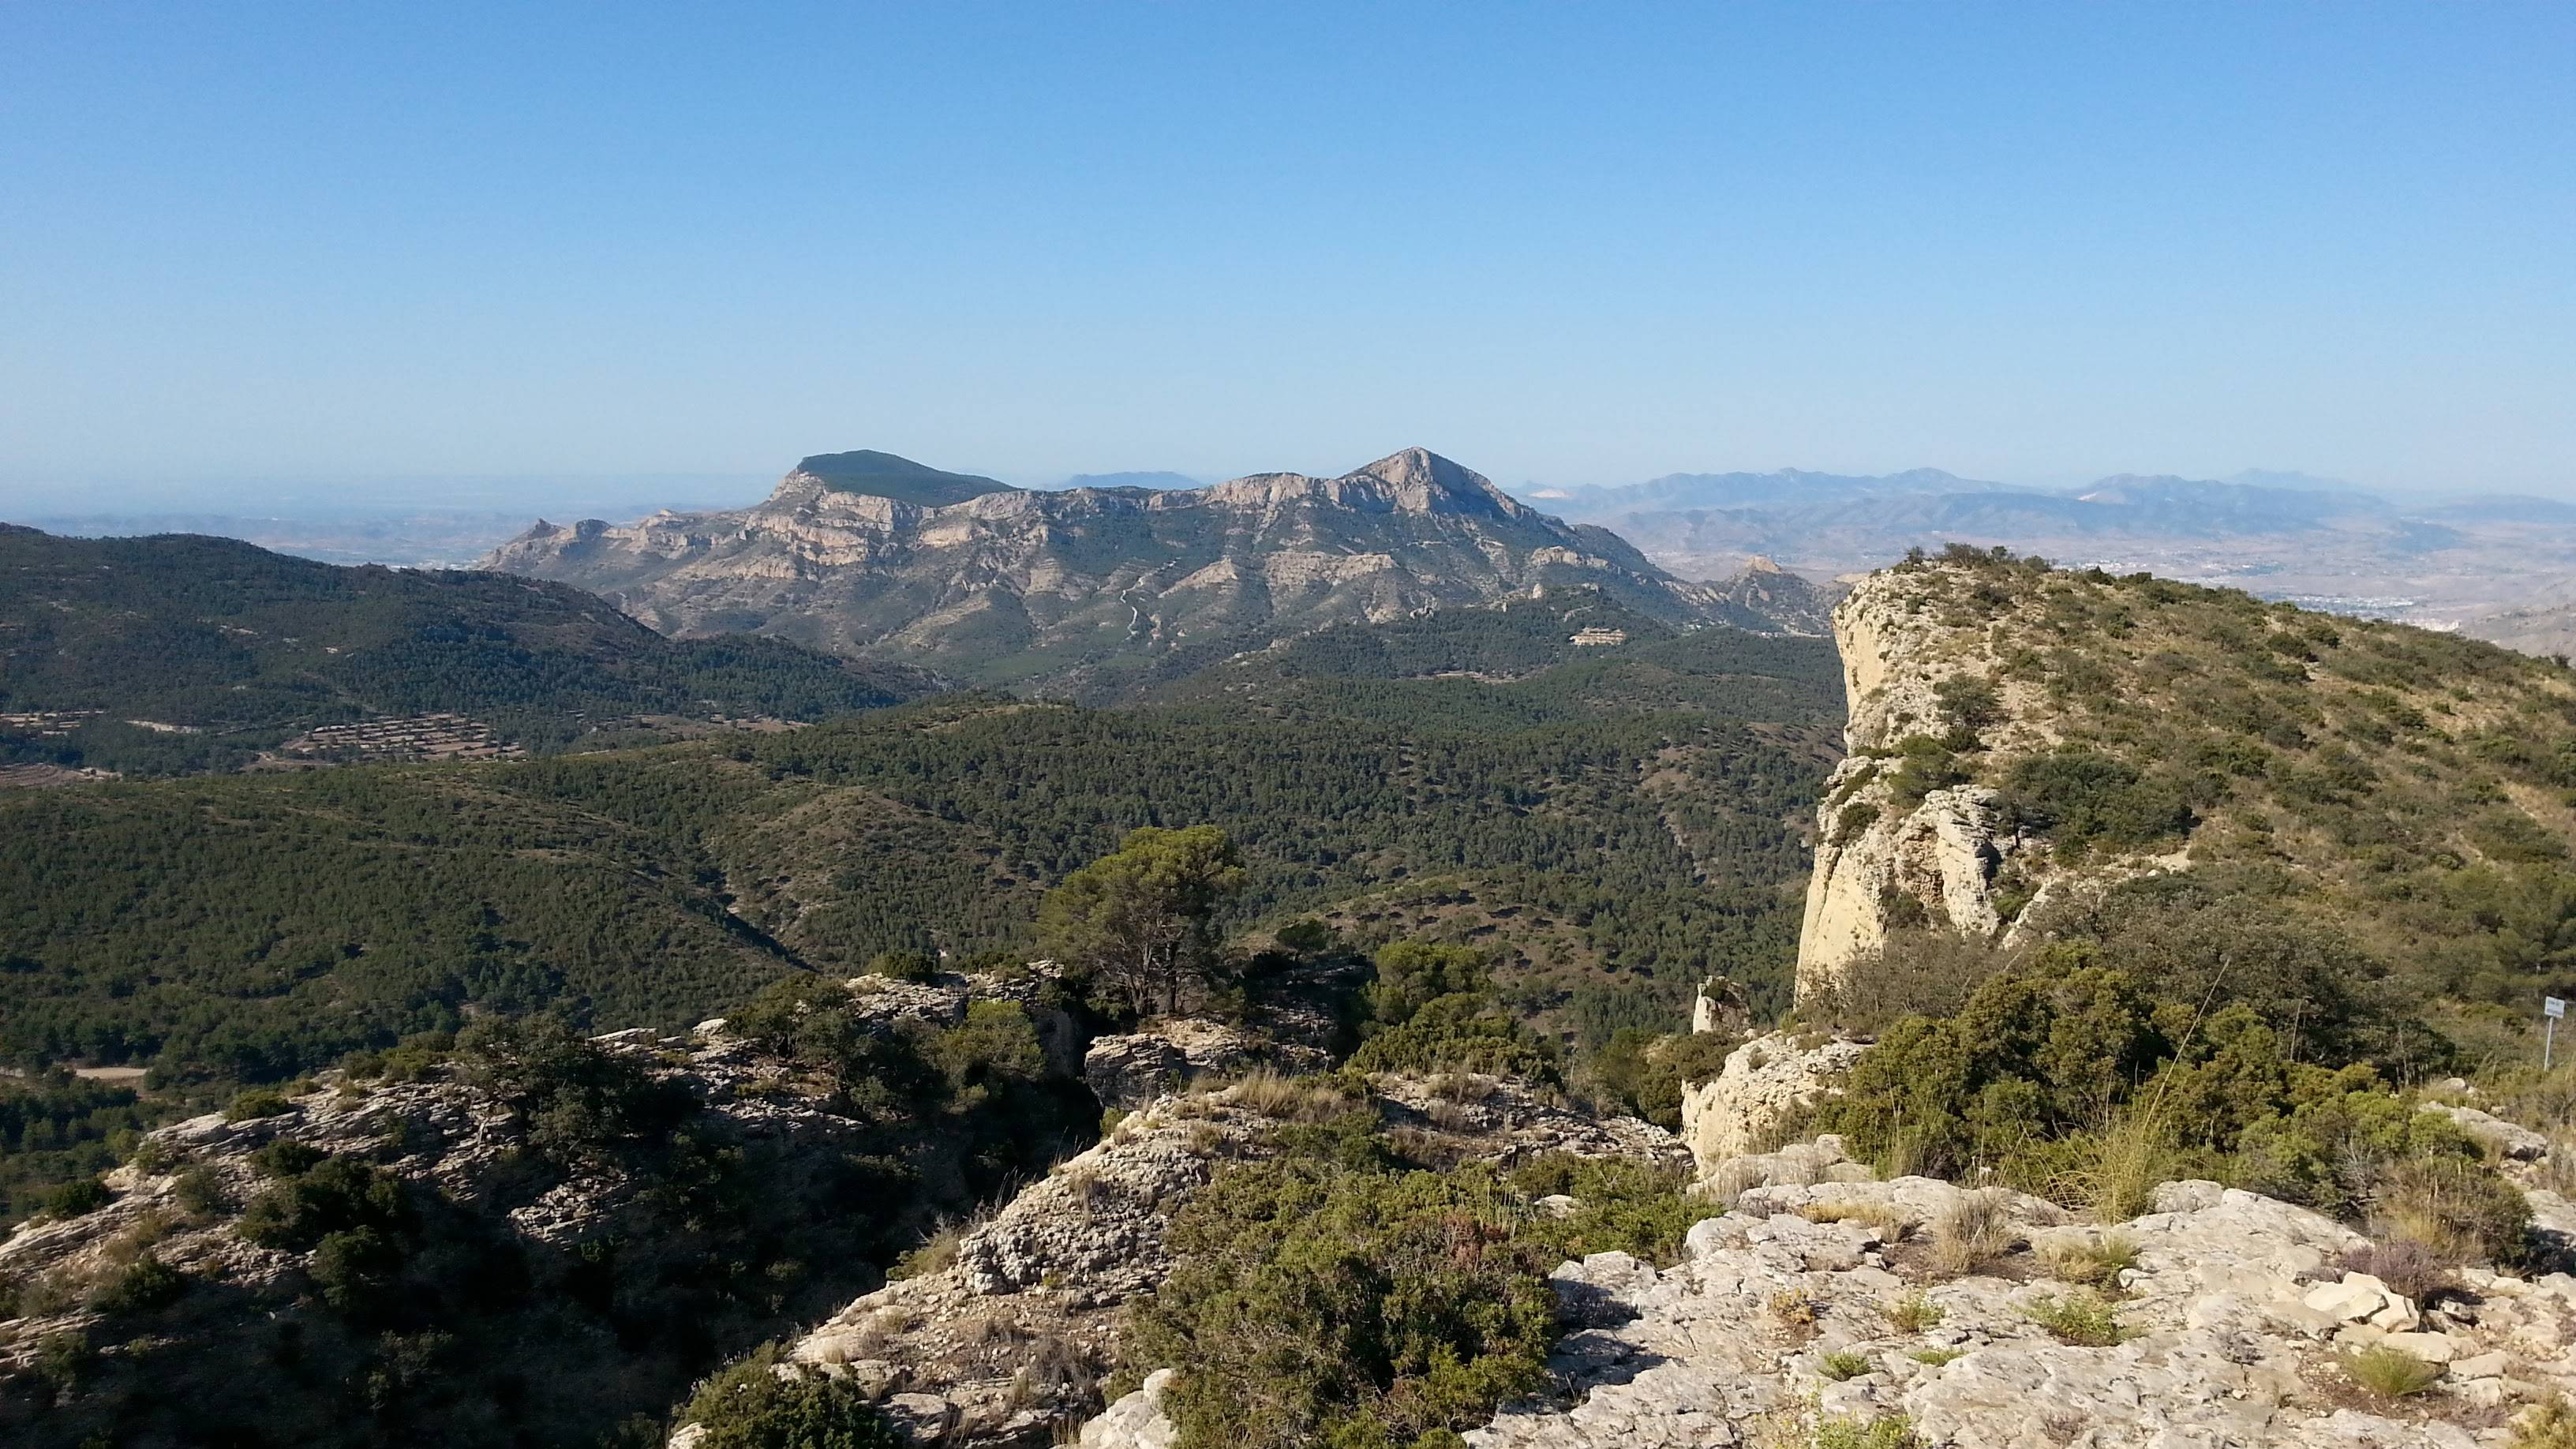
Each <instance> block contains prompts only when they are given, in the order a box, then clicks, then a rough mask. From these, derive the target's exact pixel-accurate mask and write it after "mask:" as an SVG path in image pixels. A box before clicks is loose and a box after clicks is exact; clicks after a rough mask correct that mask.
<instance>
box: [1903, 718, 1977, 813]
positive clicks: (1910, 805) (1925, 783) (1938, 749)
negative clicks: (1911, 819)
mask: <svg viewBox="0 0 2576 1449" xmlns="http://www.w3.org/2000/svg"><path fill="white" fill-rule="evenodd" d="M1972 778H1974V777H1973V776H1972V775H1971V774H1970V773H1969V771H1968V768H1967V767H1966V766H1965V765H1962V764H1961V763H1959V757H1958V755H1957V753H1956V752H1954V751H1953V750H1952V749H1951V748H1950V746H1949V745H1948V744H1946V743H1944V742H1943V741H1941V740H1937V739H1934V738H1933V737H1932V736H1930V735H1907V736H1906V737H1905V738H1904V739H1902V740H1899V741H1897V744H1896V769H1895V770H1894V771H1893V772H1892V773H1890V774H1889V775H1888V777H1887V791H1888V799H1889V803H1890V804H1891V805H1893V806H1894V807H1895V809H1896V810H1897V812H1898V813H1899V814H1904V813H1908V812H1911V811H1912V810H1913V809H1914V808H1915V807H1916V806H1918V805H1921V804H1922V803H1923V797H1924V796H1926V795H1929V794H1931V793H1932V792H1933V791H1935V790H1946V789H1948V788H1950V787H1951V786H1953V785H1964V784H1966V783H1968V781H1969V780H1970V779H1972Z"/></svg>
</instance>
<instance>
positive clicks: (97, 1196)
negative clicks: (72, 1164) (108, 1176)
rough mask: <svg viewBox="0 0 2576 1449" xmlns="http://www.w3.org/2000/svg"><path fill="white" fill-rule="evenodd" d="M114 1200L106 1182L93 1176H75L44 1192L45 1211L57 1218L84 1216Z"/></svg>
mask: <svg viewBox="0 0 2576 1449" xmlns="http://www.w3.org/2000/svg"><path fill="white" fill-rule="evenodd" d="M115 1200H116V1194H115V1193H113V1192H111V1191H109V1190H108V1186H107V1184H106V1183H104V1182H101V1181H99V1180H98V1179H97V1178H95V1177H75V1178H73V1179H72V1180H71V1181H69V1182H66V1183H60V1184H57V1185H56V1186H55V1188H54V1190H53V1191H51V1192H49V1193H47V1194H45V1211H46V1212H48V1213H50V1214H52V1215H53V1216H55V1217H58V1218H77V1217H86V1216H88V1215H89V1214H91V1213H94V1212H96V1211H98V1210H99V1209H100V1208H103V1207H105V1206H107V1205H108V1204H109V1203H111V1202H113V1201H115Z"/></svg>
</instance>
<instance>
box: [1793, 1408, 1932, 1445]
mask: <svg viewBox="0 0 2576 1449" xmlns="http://www.w3.org/2000/svg"><path fill="white" fill-rule="evenodd" d="M1812 1442H1813V1449H1921V1445H1922V1443H1923V1441H1922V1439H1920V1438H1919V1437H1917V1436H1916V1434H1915V1432H1914V1421H1913V1420H1911V1419H1908V1418H1906V1417H1905V1416H1904V1415H1902V1414H1886V1415H1882V1416H1880V1417H1878V1418H1875V1419H1827V1420H1825V1421H1824V1422H1823V1423H1821V1424H1818V1425H1817V1426H1816V1437H1815V1439H1814V1440H1813V1441H1812Z"/></svg>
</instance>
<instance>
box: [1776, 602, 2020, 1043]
mask: <svg viewBox="0 0 2576 1449" xmlns="http://www.w3.org/2000/svg"><path fill="white" fill-rule="evenodd" d="M1951 575H1952V571H1950V570H1946V569H1941V568H1931V569H1918V570H1913V571H1909V572H1902V573H1900V572H1895V571H1889V572H1883V573H1878V574H1873V575H1871V576H1870V577H1869V578H1867V579H1864V580H1862V581H1861V583H1860V584H1859V585H1858V586H1856V587H1855V588H1854V589H1853V590H1852V592H1851V593H1850V594H1849V595H1847V596H1845V598H1844V599H1843V601H1842V602H1841V603H1840V604H1839V605H1837V606H1836V607H1835V609H1834V612H1833V628H1834V642H1835V645H1836V647H1837V648H1838V649H1839V650H1840V651H1841V654H1842V660H1843V688H1844V692H1845V694H1846V695H1847V696H1848V699H1849V702H1850V716H1849V721H1848V723H1847V724H1846V725H1845V727H1844V738H1845V743H1846V745H1847V747H1848V749H1849V751H1850V753H1849V754H1848V755H1847V756H1846V757H1845V759H1844V760H1843V762H1842V764H1841V765H1839V766H1837V767H1836V768H1835V770H1834V773H1833V777H1832V779H1831V780H1830V781H1829V782H1828V784H1827V787H1826V790H1825V798H1824V802H1823V804H1822V805H1820V806H1819V807H1818V809H1817V820H1816V865H1815V875H1814V877H1813V879H1812V880H1811V881H1810V882H1809V884H1808V887H1807V913H1806V921H1805V925H1804V928H1803V930H1802V931H1801V934H1800V936H1799V939H1798V994H1799V995H1800V996H1802V997H1804V996H1807V995H1809V994H1811V993H1813V992H1815V991H1816V990H1818V989H1820V988H1824V987H1828V986H1830V985H1832V984H1833V983H1835V982H1836V981H1838V980H1840V979H1841V974H1842V972H1843V969H1844V968H1845V967H1846V966H1847V965H1848V964H1849V963H1850V962H1851V961H1852V960H1853V959H1854V958H1855V957H1858V956H1861V955H1863V954H1864V953H1866V952H1869V951H1871V950H1873V949H1875V948H1877V947H1878V946H1879V945H1881V944H1882V943H1884V942H1885V940H1886V939H1887V935H1888V932H1889V930H1890V928H1891V927H1893V926H1897V925H1901V924H1903V923H1906V922H1908V921H1916V920H1919V921H1920V922H1921V923H1923V924H1927V925H1932V926H1946V927H1949V928H1951V929H1954V930H1958V931H1962V932H1968V933H1971V934H1976V935H1992V934H1994V933H1996V932H1998V931H2000V930H2003V929H2004V928H2005V927H2006V925H2007V922H2006V919H2005V912H2004V910H2003V909H2002V908H2001V907H2002V905H2003V904H2006V903H2004V902H1999V900H1998V894H1999V890H1998V887H1999V885H2000V884H2001V883H2002V882H2003V881H2004V880H2005V879H2006V871H2007V867H2008V866H2012V867H2015V870H2014V872H2013V874H2015V875H2017V876H2019V877H2020V884H2021V885H2023V886H2024V887H2025V888H2036V887H2039V886H2042V885H2044V884H2045V877H2046V876H2047V875H2048V871H2047V869H2046V867H2045V866H2044V865H2043V864H2042V863H2041V862H2040V861H2039V860H2038V859H2037V858H2036V856H2035V855H2034V854H2033V853H2032V852H2030V851H2028V850H2027V849H2026V848H2025V847H2026V846H2027V845H2028V842H2027V841H2025V840H2024V839H2023V838H2022V837H2021V836H2019V835H2018V834H2017V833H2016V832H2015V831H2014V829H2013V827H2012V824H2011V821H2010V819H2009V815H2008V812H2007V811H2005V810H2004V809H2003V808H2002V803H2001V797H2000V795H1999V794H1998V793H1997V792H1996V791H1994V790H1992V789H1990V788H1987V787H1985V786H1981V785H1973V784H1963V785H1953V786H1949V787H1947V788H1941V789H1933V790H1929V791H1926V792H1923V793H1922V794H1921V795H1920V797H1919V799H1912V800H1909V799H1907V798H1905V797H1904V796H1901V795H1900V794H1899V780H1898V775H1899V773H1900V762H1899V759H1898V758H1897V757H1896V752H1897V750H1898V748H1899V746H1900V745H1901V744H1902V742H1903V741H1904V740H1906V739H1907V738H1909V737H1911V736H1916V735H1936V734H1939V733H1940V732H1941V731H1942V730H1943V729H1944V728H1945V727H1946V726H1945V722H1944V706H1943V702H1942V700H1941V698H1940V696H1939V694H1938V692H1937V691H1938V690H1939V687H1940V685H1941V684H1942V682H1943V681H1945V680H1948V679H1950V678H1952V677H1954V676H1962V675H1966V676H1974V677H1976V678H1980V679H1984V680H1987V681H1989V682H1990V683H1993V684H1994V685H1995V686H1996V688H1997V690H1998V691H1999V693H2000V695H2001V700H2002V708H2001V710H2000V717H1999V718H1997V719H1995V720H1993V721H1991V722H1990V723H1989V724H1988V725H1987V726H1986V727H1985V729H1984V730H1983V731H1982V733H1983V735H1984V737H1985V740H1986V743H1987V745H1988V746H1989V747H1990V748H1993V749H1997V750H2003V749H2032V748H2044V747H2045V746H2047V745H2048V744H2050V743H2051V742H2052V737H2051V734H2050V732H2049V730H2048V728H2047V725H2046V718H2047V710H2046V709H2045V708H2044V707H2043V705H2042V704H2041V701H2040V700H2039V699H2038V698H2037V697H2036V695H2034V694H2033V693H2032V692H2030V691H2029V690H2028V689H2027V688H2026V687H2024V686H2019V685H2016V684H2014V683H2013V682H2011V681H2008V680H2005V679H2003V678H2002V674H2001V670H2000V668H1999V661H1997V660H1996V659H1995V658H1994V657H1993V654H1992V651H1991V649H1990V648H1989V646H1988V644H1987V641H1986V637H1985V635H1984V634H1983V633H1982V632H1981V631H1980V630H1978V629H1976V628H1974V627H1964V626H1962V625H1960V624H1959V623H1958V622H1956V620H1955V618H1954V617H1953V616H1951V615H1949V614H1947V613H1946V612H1945V611H1944V610H1942V609H1941V608H1940V607H1938V600H1939V599H1940V598H1941V597H1942V596H1943V595H1944V594H1945V593H1946V592H1947V591H1948V590H1950V589H1952V588H1964V587H1965V586H1966V585H1965V583H1964V582H1963V581H1962V580H1960V579H1957V578H1954V577H1952V576H1951ZM2024 899H2025V900H2027V899H2028V897H2027V895H2025V897H2024Z"/></svg>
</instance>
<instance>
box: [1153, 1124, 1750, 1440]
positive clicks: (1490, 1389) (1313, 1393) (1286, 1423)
mask: <svg viewBox="0 0 2576 1449" xmlns="http://www.w3.org/2000/svg"><path fill="white" fill-rule="evenodd" d="M1355 1115H1356V1114H1355ZM1348 1126H1350V1127H1352V1128H1355V1129H1357V1130H1355V1131H1346V1130H1341V1128H1340V1127H1339V1126H1338V1125H1337V1126H1335V1127H1331V1128H1327V1127H1302V1128H1296V1129H1290V1130H1289V1131H1287V1132H1283V1133H1282V1139H1281V1140H1282V1144H1283V1146H1286V1147H1288V1148H1289V1149H1290V1151H1291V1152H1292V1153H1294V1154H1295V1155H1291V1156H1284V1157H1280V1158H1276V1159H1273V1160H1270V1161H1267V1162H1262V1163H1255V1164H1243V1165H1238V1166H1235V1167H1230V1168H1228V1169H1226V1170H1224V1171H1223V1172H1220V1173H1219V1174H1218V1175H1217V1177H1216V1179H1215V1180H1214V1181H1213V1182H1211V1183H1210V1184H1209V1185H1208V1187H1207V1188H1206V1189H1205V1190H1203V1191H1202V1192H1201V1193H1200V1194H1199V1195H1198V1196H1197V1197H1195V1198H1193V1199H1192V1200H1191V1201H1190V1203H1189V1204H1188V1205H1187V1206H1186V1207H1184V1208H1183V1209H1182V1210H1181V1212H1180V1213H1179V1214H1178V1215H1177V1216H1176V1217H1175V1218H1174V1219H1173V1223H1172V1228H1171V1236H1170V1242H1171V1245H1172V1250H1173V1254H1174V1258H1175V1262H1176V1264H1177V1267H1176V1268H1175V1269H1174V1271H1173V1273H1172V1276H1171V1277H1170V1278H1169V1279H1168V1280H1166V1282H1165V1283H1164V1285H1163V1287H1162V1289H1161V1290H1160V1292H1159V1293H1158V1294H1157V1295H1156V1297H1155V1298H1154V1299H1153V1300H1152V1301H1151V1302H1149V1303H1147V1304H1144V1305H1140V1306H1139V1307H1138V1308H1137V1309H1135V1310H1133V1313H1132V1318H1131V1326H1132V1330H1133V1331H1132V1332H1131V1333H1130V1334H1129V1336H1128V1345H1127V1352H1128V1355H1129V1358H1130V1363H1131V1365H1132V1366H1133V1367H1137V1368H1150V1367H1154V1366H1159V1365H1165V1364H1169V1365H1174V1366H1177V1367H1178V1368H1179V1369H1180V1370H1181V1373H1180V1376H1179V1377H1178V1379H1177V1380H1176V1381H1175V1382H1174V1384H1173V1387H1172V1389H1171V1390H1170V1391H1169V1392H1168V1393H1167V1394H1166V1396H1165V1399H1164V1404H1165V1407H1166V1409H1167V1411H1168V1412H1169V1413H1170V1414H1171V1416H1172V1419H1173V1422H1174V1423H1175V1424H1176V1425H1177V1426H1178V1428H1179V1430H1180V1441H1179V1442H1180V1444H1181V1445H1182V1446H1183V1449H1220V1446H1222V1449H1289V1446H1306V1445H1313V1444H1332V1445H1343V1446H1353V1449H1363V1446H1374V1449H1398V1446H1410V1449H1434V1446H1441V1445H1450V1446H1454V1445H1455V1444H1456V1442H1457V1440H1456V1438H1455V1437H1454V1436H1455V1435H1456V1434H1457V1432H1458V1431H1460V1430H1464V1429H1468V1428H1471V1427H1473V1426H1475V1425H1478V1424H1481V1423H1483V1422H1485V1421H1486V1420H1487V1419H1488V1418H1489V1417H1490V1416H1491V1415H1492V1413H1493V1410H1494V1407H1495V1405H1496V1404H1498V1403H1500V1402H1502V1401H1503V1400H1506V1399H1509V1398H1513V1397H1517V1396H1519V1395H1521V1394H1525V1393H1529V1392H1532V1391H1533V1390H1535V1389H1537V1388H1538V1387H1539V1386H1540V1385H1542V1384H1543V1383H1544V1382H1545V1380H1546V1357H1547V1352H1548V1350H1549V1348H1550V1347H1551V1346H1552V1345H1553V1344H1554V1343H1555V1341H1556V1337H1557V1333H1558V1326H1557V1322H1556V1300H1555V1295H1554V1293H1553V1291H1552V1290H1551V1289H1550V1287H1549V1285H1548V1282H1547V1273H1548V1271H1549V1270H1550V1269H1551V1268H1553V1267H1554V1266H1555V1265H1556V1264H1557V1263H1558V1262H1560V1261H1562V1260H1563V1259H1564V1258H1566V1257H1568V1256H1572V1255H1579V1254H1582V1253H1587V1252H1603V1251H1608V1250H1612V1249H1618V1250H1623V1251H1628V1252H1634V1253H1638V1254H1640V1255H1641V1256H1646V1257H1650V1258H1659V1259H1663V1260H1667V1261H1668V1260H1669V1259H1670V1258H1671V1256H1672V1255H1673V1254H1675V1253H1677V1252H1678V1251H1679V1245H1680V1241H1681V1238H1682V1235H1683V1234H1684V1233H1685V1232H1686V1231H1687V1230H1688V1228H1689V1226H1690V1224H1691V1222H1693V1221H1695V1220H1696V1219H1697V1218H1699V1217H1701V1216H1706V1215H1709V1214H1712V1213H1714V1212H1715V1211H1716V1209H1715V1208H1714V1207H1712V1206H1708V1205H1705V1204H1699V1203H1694V1202H1692V1201H1690V1200H1688V1199H1686V1198H1684V1197H1683V1195H1682V1193H1681V1190H1680V1189H1681V1186H1682V1183H1681V1179H1680V1177H1679V1176H1678V1175H1677V1174H1668V1173H1660V1172H1657V1171H1655V1170H1654V1169H1653V1168H1651V1167H1648V1166H1646V1165H1645V1164H1642V1163H1637V1162H1630V1161H1590V1160H1583V1159H1576V1158H1571V1157H1566V1156H1548V1157H1543V1158H1539V1159H1536V1160H1534V1161H1532V1162H1531V1163H1529V1164H1526V1165H1525V1166H1524V1167H1522V1168H1521V1169H1520V1170H1519V1171H1517V1172H1515V1173H1512V1174H1509V1175H1508V1176H1507V1175H1503V1174H1499V1173H1497V1172H1496V1171H1495V1170H1494V1169H1492V1168H1490V1167H1485V1166H1468V1167H1461V1168H1456V1169H1453V1170H1450V1171H1447V1172H1426V1171H1401V1170H1395V1164H1394V1155H1393V1154H1392V1153H1391V1152H1389V1151H1388V1150H1387V1148H1386V1147H1385V1145H1384V1143H1383V1142H1382V1141H1379V1140H1378V1139H1376V1138H1374V1137H1373V1136H1371V1135H1370V1134H1368V1133H1367V1131H1366V1130H1365V1129H1364V1128H1359V1127H1358V1124H1357V1123H1356V1122H1354V1123H1351V1124H1348ZM1372 1144H1374V1150H1371V1148H1372ZM1559 1192H1562V1193H1569V1194H1571V1195H1573V1196H1574V1198H1575V1199H1576V1205H1575V1209H1574V1211H1573V1212H1572V1213H1570V1214H1568V1215H1567V1216H1565V1217H1563V1218H1551V1217H1546V1216H1543V1215H1540V1214H1538V1213H1536V1212H1534V1211H1533V1210H1532V1209H1531V1207H1530V1200H1531V1199H1532V1198H1534V1197H1536V1196H1541V1195H1545V1194H1548V1193H1559Z"/></svg>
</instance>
